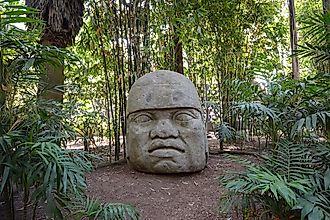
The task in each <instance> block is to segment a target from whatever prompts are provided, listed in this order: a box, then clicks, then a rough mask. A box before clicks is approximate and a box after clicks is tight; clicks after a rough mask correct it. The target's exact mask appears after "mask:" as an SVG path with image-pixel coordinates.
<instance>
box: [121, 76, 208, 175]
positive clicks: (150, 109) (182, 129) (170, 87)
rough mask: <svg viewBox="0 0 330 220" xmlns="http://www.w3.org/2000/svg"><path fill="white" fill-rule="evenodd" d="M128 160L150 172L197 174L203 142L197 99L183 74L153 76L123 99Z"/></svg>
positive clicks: (204, 147)
mask: <svg viewBox="0 0 330 220" xmlns="http://www.w3.org/2000/svg"><path fill="white" fill-rule="evenodd" d="M126 112H127V128H128V129H127V159H128V163H129V165H130V166H131V167H132V168H133V169H136V170H139V171H143V172H151V173H180V172H195V171H200V170H202V169H203V168H204V167H205V166H206V160H207V152H208V149H207V139H206V132H205V127H204V123H203V120H202V110H201V104H200V101H199V97H198V94H197V91H196V88H195V87H194V85H193V83H192V82H191V81H190V80H189V79H187V78H186V77H185V76H183V75H181V74H179V73H176V72H172V71H167V70H161V71H156V72H152V73H149V74H146V75H144V76H143V77H141V78H139V79H138V80H137V81H136V82H135V83H134V85H133V86H132V88H131V90H130V93H129V96H128V101H127V111H126Z"/></svg>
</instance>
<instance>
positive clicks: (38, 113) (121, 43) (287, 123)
mask: <svg viewBox="0 0 330 220" xmlns="http://www.w3.org/2000/svg"><path fill="white" fill-rule="evenodd" d="M329 8H330V1H329V0H322V1H321V0H299V1H294V0H287V1H286V0H226V1H220V0H207V1H203V0H189V1H188V0H26V1H18V0H0V110H1V112H0V207H1V208H0V211H1V214H0V218H1V216H2V217H3V218H4V219H38V218H40V216H41V215H40V213H38V212H40V211H38V210H40V209H39V206H42V207H43V208H42V210H43V211H42V213H43V215H46V216H48V217H49V218H53V219H63V218H74V219H84V218H85V219H144V218H143V217H141V215H140V214H139V212H140V211H139V209H138V208H134V205H127V204H125V203H123V204H122V203H108V202H111V201H106V202H105V201H100V200H98V199H96V198H94V197H93V196H92V195H90V194H89V193H87V192H86V187H87V182H86V178H85V173H86V172H91V171H92V170H93V167H95V166H111V164H113V163H118V161H119V162H123V161H124V160H125V156H126V152H125V148H126V145H125V143H126V140H125V134H126V112H125V110H126V100H127V95H128V92H129V89H130V87H131V86H132V84H133V83H134V81H136V79H138V78H139V77H141V76H143V75H144V74H146V73H149V72H151V71H155V70H159V69H168V70H172V71H176V72H179V73H182V74H184V75H185V76H187V77H188V78H189V79H190V80H191V81H192V82H193V83H194V84H195V86H196V88H197V89H198V92H199V95H200V98H201V101H202V105H203V109H204V116H205V125H206V126H207V128H208V135H209V137H212V135H214V137H215V139H216V144H215V145H212V146H210V154H211V155H212V154H213V155H222V156H223V157H224V158H225V159H223V161H227V163H229V162H228V161H231V162H230V163H233V164H240V166H242V167H243V169H234V170H233V171H232V172H228V173H222V174H221V175H219V176H218V180H212V181H218V183H217V184H218V185H219V187H222V188H223V190H224V192H225V193H223V194H221V195H219V196H218V199H219V206H218V207H219V209H218V212H219V213H220V214H223V215H224V216H227V217H224V218H219V219H309V220H322V219H324V220H330V142H329V141H330V12H329ZM224 155H227V156H224ZM246 155H250V156H251V155H253V156H252V157H253V159H251V158H250V157H244V156H246ZM247 158H250V160H249V159H247ZM212 160H213V161H215V159H214V158H213V159H212ZM109 164H110V165H109ZM211 167H212V166H211ZM227 168H228V170H229V169H230V166H229V167H227ZM227 168H226V169H227ZM209 169H210V168H209ZM94 172H95V171H94ZM207 172H208V171H207ZM109 176H110V178H111V173H109ZM180 178H182V177H180ZM187 178H188V177H187ZM206 187H207V186H206ZM132 190H134V189H132ZM210 190H212V189H210ZM16 195H19V196H16ZM123 202H125V201H123ZM18 206H19V207H20V208H18ZM38 216H39V217H38ZM235 216H236V217H235ZM1 219H2V218H1ZM169 219H170V218H169ZM182 219H183V218H182ZM187 219H188V218H187ZM190 219H191V218H190ZM199 219H201V218H199ZM205 219H212V218H205Z"/></svg>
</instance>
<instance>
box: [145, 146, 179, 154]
mask: <svg viewBox="0 0 330 220" xmlns="http://www.w3.org/2000/svg"><path fill="white" fill-rule="evenodd" d="M156 150H176V151H179V152H181V153H184V152H185V150H184V149H181V148H179V147H173V146H156V147H153V148H151V149H149V150H148V152H149V153H152V152H154V151H156Z"/></svg>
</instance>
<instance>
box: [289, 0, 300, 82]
mask: <svg viewBox="0 0 330 220" xmlns="http://www.w3.org/2000/svg"><path fill="white" fill-rule="evenodd" d="M289 13H290V42H291V56H292V79H296V80H298V79H299V78H300V73H299V61H298V57H297V55H296V54H295V53H296V52H295V51H296V50H297V48H298V47H297V46H298V37H297V26H296V14H295V7H294V0H289Z"/></svg>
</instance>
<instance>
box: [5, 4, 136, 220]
mask: <svg viewBox="0 0 330 220" xmlns="http://www.w3.org/2000/svg"><path fill="white" fill-rule="evenodd" d="M0 9H1V14H0V16H1V19H0V26H1V31H0V35H1V43H0V46H1V53H0V63H1V68H0V71H1V72H0V76H1V77H0V79H1V91H0V94H1V96H0V97H1V103H0V109H1V118H0V120H1V124H0V126H1V127H0V171H1V173H0V195H1V196H3V197H4V198H5V201H6V204H7V206H8V207H7V211H8V213H7V217H8V218H10V219H14V218H15V215H16V214H17V213H16V207H15V203H14V192H15V191H18V192H21V194H22V203H23V213H22V215H20V216H16V218H17V219H36V210H37V207H38V206H39V205H41V206H43V207H44V208H45V210H46V211H47V216H48V217H50V218H53V219H63V218H64V217H65V216H66V215H68V214H70V215H71V216H74V217H76V218H77V219H80V216H85V217H89V218H92V217H93V219H95V218H100V219H124V218H126V217H125V216H127V218H130V219H138V214H137V212H136V211H135V210H134V208H133V207H131V206H129V205H124V204H102V205H101V203H100V202H98V201H97V200H95V199H89V198H88V197H87V196H86V195H85V189H86V186H87V183H86V179H85V173H86V172H90V171H92V169H93V164H92V161H95V160H97V159H98V157H97V156H93V155H90V154H88V153H86V152H84V151H74V150H66V149H64V148H63V147H62V146H66V143H67V142H68V141H70V140H73V139H74V138H75V137H76V132H75V131H74V129H73V127H72V124H71V123H70V121H69V120H68V119H70V118H72V117H74V116H75V115H76V111H77V106H74V105H72V104H69V103H64V104H61V103H57V102H55V101H47V100H43V99H40V98H39V95H40V94H41V93H42V92H43V91H42V90H40V89H38V88H40V85H39V83H38V82H39V79H40V77H42V75H43V74H44V69H45V64H46V63H47V64H48V65H49V64H52V65H59V63H60V62H61V60H62V61H63V60H64V61H65V62H70V63H71V64H74V63H76V62H78V61H79V60H78V59H77V57H76V56H74V55H72V54H71V53H69V52H67V51H65V50H60V49H58V48H56V47H50V46H42V45H40V44H38V43H37V40H38V39H39V36H40V31H38V30H33V31H27V30H24V29H20V28H19V27H17V26H15V25H13V24H16V25H17V24H18V23H24V22H25V23H26V22H28V23H41V21H40V20H35V19H33V18H27V17H25V16H26V15H33V14H35V13H37V12H36V10H34V9H32V8H29V7H25V6H21V5H16V4H15V2H14V1H6V2H3V5H1V7H0ZM78 109H79V108H78ZM86 201H87V202H86ZM31 205H32V208H31ZM79 209H80V210H81V211H77V210H79ZM81 213H83V215H81Z"/></svg>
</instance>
